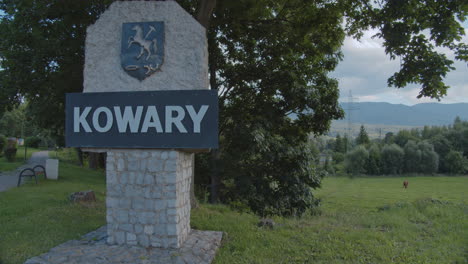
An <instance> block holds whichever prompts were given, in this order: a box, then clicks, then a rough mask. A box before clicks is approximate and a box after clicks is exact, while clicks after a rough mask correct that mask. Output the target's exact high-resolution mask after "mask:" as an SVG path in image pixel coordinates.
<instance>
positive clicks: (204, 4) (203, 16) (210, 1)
mask: <svg viewBox="0 0 468 264" xmlns="http://www.w3.org/2000/svg"><path fill="white" fill-rule="evenodd" d="M215 7H216V0H200V2H199V4H198V12H197V20H198V22H200V24H202V26H204V27H205V28H206V31H208V28H209V26H210V19H211V15H212V14H213V11H214V9H215Z"/></svg>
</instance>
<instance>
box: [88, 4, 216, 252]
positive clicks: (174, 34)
mask: <svg viewBox="0 0 468 264" xmlns="http://www.w3.org/2000/svg"><path fill="white" fill-rule="evenodd" d="M208 88H209V87H208V51H207V41H206V32H205V28H204V27H203V26H201V25H200V24H199V23H198V22H197V21H196V20H195V19H194V18H193V17H192V16H191V15H190V14H188V13H187V12H186V11H185V10H184V9H183V8H181V7H180V6H179V5H178V4H177V2H175V1H132V2H129V1H120V2H115V3H113V4H112V5H111V6H110V7H109V9H108V10H107V11H106V12H105V13H103V14H102V15H101V17H100V18H99V19H98V21H97V22H96V23H95V24H94V25H92V26H90V27H89V28H88V31H87V38H86V54H85V69H84V92H85V93H94V92H116V91H119V92H124V91H132V92H134V91H151V90H201V89H208ZM87 151H96V152H104V151H105V152H107V165H106V167H107V169H106V175H107V201H106V204H107V223H108V227H107V232H108V243H110V244H127V245H140V246H143V247H149V246H152V247H163V248H178V247H180V246H181V245H182V244H183V243H184V241H185V240H186V239H187V236H188V234H189V232H190V184H191V179H192V173H193V166H194V164H193V161H194V159H193V155H194V154H193V153H190V152H186V151H180V150H174V149H161V150H156V149H87Z"/></svg>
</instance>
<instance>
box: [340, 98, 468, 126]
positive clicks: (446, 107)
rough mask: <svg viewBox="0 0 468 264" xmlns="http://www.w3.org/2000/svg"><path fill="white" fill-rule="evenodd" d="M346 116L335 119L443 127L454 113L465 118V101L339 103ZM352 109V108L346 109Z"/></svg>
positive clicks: (453, 117) (466, 118) (467, 105)
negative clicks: (410, 104) (414, 103)
mask: <svg viewBox="0 0 468 264" xmlns="http://www.w3.org/2000/svg"><path fill="white" fill-rule="evenodd" d="M340 105H341V107H342V108H343V109H344V110H345V113H346V114H345V119H342V120H336V121H334V122H338V123H341V122H348V116H349V113H351V123H362V124H384V125H399V126H425V125H428V126H442V125H450V124H453V121H454V120H455V118H456V117H457V116H459V117H460V118H461V119H462V120H468V103H455V104H441V103H421V104H416V105H412V106H408V105H403V104H391V103H387V102H359V103H352V104H350V103H347V102H342V103H340ZM349 109H354V110H349Z"/></svg>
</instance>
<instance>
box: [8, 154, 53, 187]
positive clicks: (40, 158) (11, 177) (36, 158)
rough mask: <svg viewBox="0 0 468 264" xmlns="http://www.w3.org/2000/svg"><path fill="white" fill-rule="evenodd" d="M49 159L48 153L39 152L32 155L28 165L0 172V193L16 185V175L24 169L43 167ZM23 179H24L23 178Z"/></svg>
mask: <svg viewBox="0 0 468 264" xmlns="http://www.w3.org/2000/svg"><path fill="white" fill-rule="evenodd" d="M48 158H49V152H48V151H39V152H35V153H33V154H32V156H31V158H30V159H29V160H28V163H26V164H24V165H22V166H21V167H18V168H16V170H14V171H9V172H3V173H1V172H0V192H3V191H6V190H8V189H10V188H12V187H15V186H16V185H17V184H18V175H19V173H20V172H21V171H22V170H24V169H25V168H32V167H34V166H36V165H42V166H45V161H46V159H48ZM23 179H25V178H23Z"/></svg>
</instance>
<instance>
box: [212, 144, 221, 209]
mask: <svg viewBox="0 0 468 264" xmlns="http://www.w3.org/2000/svg"><path fill="white" fill-rule="evenodd" d="M219 154H220V153H219V150H218V149H213V150H211V177H210V178H211V185H210V189H211V194H210V203H218V202H219V186H220V185H221V179H220V177H219V166H218V164H219Z"/></svg>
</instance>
